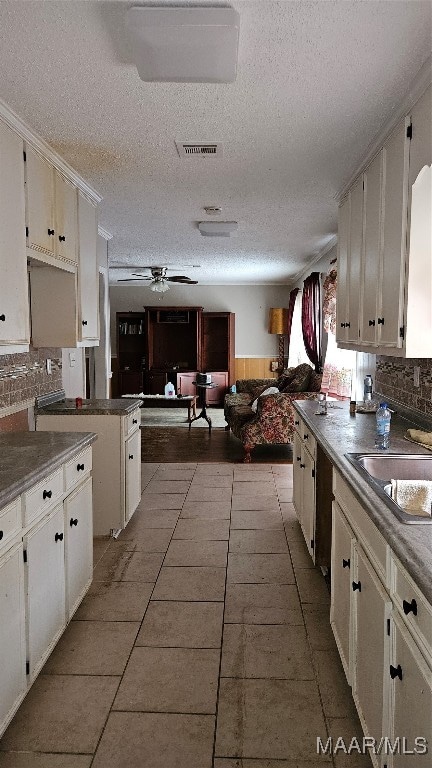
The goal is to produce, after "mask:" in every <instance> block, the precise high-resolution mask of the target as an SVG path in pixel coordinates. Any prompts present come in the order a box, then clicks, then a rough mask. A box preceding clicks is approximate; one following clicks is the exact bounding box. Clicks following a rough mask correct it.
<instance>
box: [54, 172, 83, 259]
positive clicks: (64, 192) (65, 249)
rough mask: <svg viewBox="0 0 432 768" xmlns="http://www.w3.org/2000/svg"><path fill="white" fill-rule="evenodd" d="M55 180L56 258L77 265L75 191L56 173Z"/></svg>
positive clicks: (74, 188)
mask: <svg viewBox="0 0 432 768" xmlns="http://www.w3.org/2000/svg"><path fill="white" fill-rule="evenodd" d="M54 180H55V223H56V227H55V232H56V234H55V242H56V249H57V256H60V258H62V259H66V260H67V261H72V262H73V263H74V264H76V263H77V240H78V238H77V234H78V219H77V190H76V187H74V186H73V184H71V183H70V182H69V181H66V179H65V178H64V176H62V175H61V174H60V173H59V172H58V171H54Z"/></svg>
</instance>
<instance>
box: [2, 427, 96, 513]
mask: <svg viewBox="0 0 432 768" xmlns="http://www.w3.org/2000/svg"><path fill="white" fill-rule="evenodd" d="M95 440H97V435H95V434H94V433H93V432H7V433H5V434H2V435H0V453H1V462H0V509H1V508H2V507H4V506H6V504H9V502H11V501H13V500H14V499H16V497H17V496H19V495H20V494H21V493H23V492H24V491H26V490H28V488H30V487H31V486H32V485H34V484H35V483H37V482H39V480H42V479H43V478H44V477H45V476H46V475H47V474H50V473H51V472H54V470H55V469H57V467H59V466H61V464H63V462H65V461H67V460H68V459H69V458H71V457H72V456H74V455H75V454H76V453H78V452H79V451H81V450H83V449H84V448H85V447H86V446H87V445H91V443H93V442H94V441H95Z"/></svg>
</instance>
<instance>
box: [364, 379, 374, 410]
mask: <svg viewBox="0 0 432 768" xmlns="http://www.w3.org/2000/svg"><path fill="white" fill-rule="evenodd" d="M372 391H373V380H372V376H371V375H370V373H368V374H367V376H365V379H364V395H363V400H364V402H365V403H367V402H370V401H371V400H372Z"/></svg>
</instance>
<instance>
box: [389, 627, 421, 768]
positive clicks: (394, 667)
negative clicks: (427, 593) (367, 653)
mask: <svg viewBox="0 0 432 768" xmlns="http://www.w3.org/2000/svg"><path fill="white" fill-rule="evenodd" d="M392 641H393V642H392V646H393V647H392V653H391V668H389V669H387V670H386V674H387V675H388V680H389V684H390V686H391V699H392V701H393V722H392V740H393V741H394V740H395V739H396V738H397V737H398V736H399V737H400V738H402V737H405V738H406V742H407V747H408V749H410V750H413V749H415V746H416V744H415V739H416V738H417V737H422V738H423V739H426V740H427V743H428V745H429V751H428V753H427V754H413V755H410V754H403V750H400V751H399V752H398V753H397V754H395V755H394V757H393V768H405V767H408V766H415V768H426V766H428V768H429V767H430V764H431V755H430V748H431V744H432V670H431V669H430V667H429V666H428V665H427V664H426V662H425V660H424V659H423V657H422V655H421V653H420V651H419V650H418V649H417V647H416V644H415V642H414V640H413V638H412V637H411V636H410V635H409V634H408V632H406V630H404V629H403V627H402V625H401V624H400V623H399V621H398V620H397V619H396V618H394V620H393V621H392ZM390 672H391V674H390ZM392 675H393V676H394V677H393V679H392ZM401 678H402V679H401Z"/></svg>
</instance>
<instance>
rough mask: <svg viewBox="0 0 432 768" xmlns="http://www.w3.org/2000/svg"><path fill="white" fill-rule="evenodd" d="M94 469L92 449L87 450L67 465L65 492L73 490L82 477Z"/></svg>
mask: <svg viewBox="0 0 432 768" xmlns="http://www.w3.org/2000/svg"><path fill="white" fill-rule="evenodd" d="M91 468H92V449H91V448H86V449H85V451H82V453H80V454H78V456H74V458H73V459H71V460H70V461H68V463H67V464H65V490H66V491H69V490H70V489H71V488H73V487H74V486H75V485H76V484H77V483H79V481H80V480H81V478H82V477H84V476H85V475H87V474H88V473H89V472H90V470H91Z"/></svg>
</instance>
